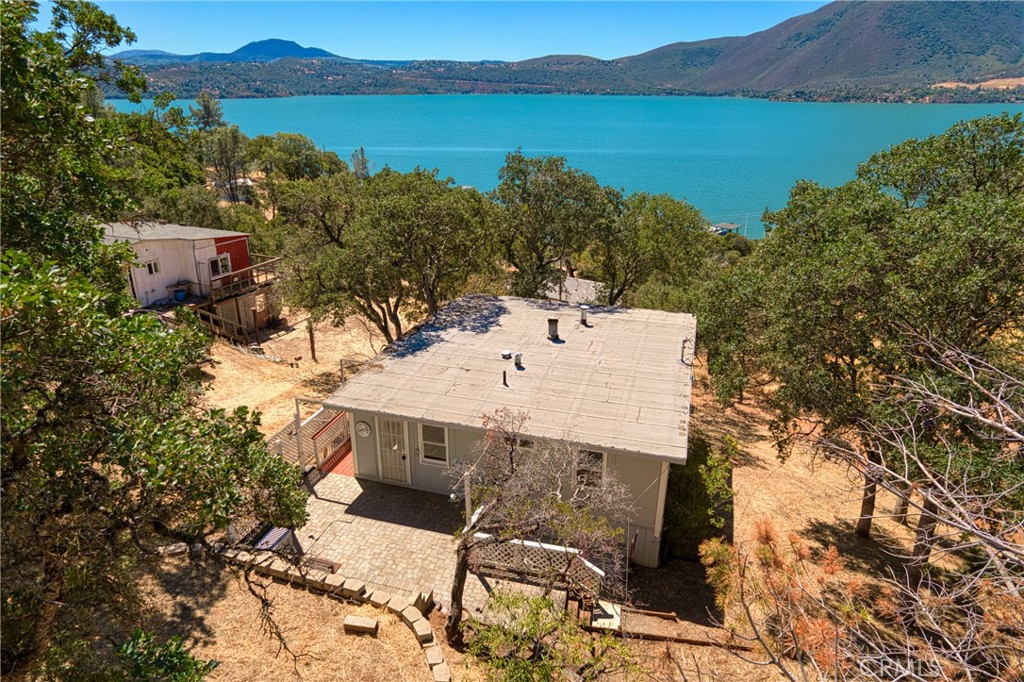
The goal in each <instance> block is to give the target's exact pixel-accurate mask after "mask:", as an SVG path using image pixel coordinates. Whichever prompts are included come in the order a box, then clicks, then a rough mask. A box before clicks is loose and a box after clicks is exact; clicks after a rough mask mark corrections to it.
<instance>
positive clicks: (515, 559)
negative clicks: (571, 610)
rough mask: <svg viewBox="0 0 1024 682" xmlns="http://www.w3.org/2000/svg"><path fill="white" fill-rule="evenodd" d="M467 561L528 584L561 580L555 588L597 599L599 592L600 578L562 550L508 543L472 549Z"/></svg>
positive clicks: (573, 556)
mask: <svg viewBox="0 0 1024 682" xmlns="http://www.w3.org/2000/svg"><path fill="white" fill-rule="evenodd" d="M469 560H470V563H471V564H472V565H473V566H474V567H475V568H477V570H480V569H483V571H484V572H486V571H487V570H493V571H497V572H500V573H502V574H505V575H510V576H513V577H519V578H522V579H525V580H527V581H536V582H542V583H546V582H548V581H549V580H551V579H552V577H554V576H560V577H559V578H558V579H557V580H556V581H555V585H556V587H559V588H561V589H565V590H568V591H569V592H572V593H575V594H579V595H582V596H588V597H596V596H598V595H599V594H600V592H601V576H600V574H598V573H597V572H596V571H595V570H594V569H593V568H592V567H590V566H589V565H588V564H587V563H586V562H585V561H584V560H583V559H582V558H581V557H580V556H579V554H577V553H575V552H574V551H573V550H569V549H566V548H564V547H557V546H554V545H547V546H538V545H537V544H520V543H509V542H503V543H497V544H493V545H481V546H479V547H476V548H474V549H473V551H472V552H471V553H470V557H469ZM567 565H568V567H569V568H568V571H566V566H567ZM562 573H565V576H564V577H562V576H561V574H562Z"/></svg>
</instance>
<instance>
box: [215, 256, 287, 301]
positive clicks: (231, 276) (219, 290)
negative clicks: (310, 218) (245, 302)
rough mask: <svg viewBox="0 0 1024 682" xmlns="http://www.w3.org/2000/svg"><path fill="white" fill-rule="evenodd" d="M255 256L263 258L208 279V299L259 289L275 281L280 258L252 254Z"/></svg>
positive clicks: (221, 298) (222, 297) (217, 298)
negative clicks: (253, 263)
mask: <svg viewBox="0 0 1024 682" xmlns="http://www.w3.org/2000/svg"><path fill="white" fill-rule="evenodd" d="M253 256H254V257H255V258H265V259H266V260H262V261H261V262H258V263H256V265H250V266H249V267H247V268H242V269H241V270H235V271H234V272H229V273H227V274H224V275H220V276H219V277H213V278H211V279H210V300H211V302H213V303H217V302H218V301H223V300H224V299H226V298H231V297H232V296H237V295H239V294H244V293H246V292H249V291H253V290H255V289H260V288H262V287H265V286H267V285H269V284H273V283H274V282H276V281H277V264H278V263H279V262H280V261H281V259H280V258H271V257H268V256H260V255H258V254H253Z"/></svg>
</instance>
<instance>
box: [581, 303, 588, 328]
mask: <svg viewBox="0 0 1024 682" xmlns="http://www.w3.org/2000/svg"><path fill="white" fill-rule="evenodd" d="M588 310H590V306H589V305H581V306H580V324H582V325H583V326H584V327H586V326H587V311H588Z"/></svg>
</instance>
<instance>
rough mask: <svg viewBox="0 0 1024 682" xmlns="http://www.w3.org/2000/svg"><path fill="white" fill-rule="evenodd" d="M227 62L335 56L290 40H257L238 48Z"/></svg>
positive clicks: (328, 57)
mask: <svg viewBox="0 0 1024 682" xmlns="http://www.w3.org/2000/svg"><path fill="white" fill-rule="evenodd" d="M228 56H229V57H231V59H229V60H228V61H235V62H246V61H248V62H263V61H266V62H270V61H273V60H275V59H280V58H282V57H295V58H296V59H324V58H327V59H330V58H331V57H337V56H338V55H336V54H331V53H330V52H328V51H327V50H321V49H320V48H319V47H302V46H301V45H299V44H298V43H294V42H292V41H290V40H278V39H274V38H272V39H270V40H258V41H256V42H254V43H249V44H248V45H243V46H242V47H240V48H238V49H237V50H235V51H234V52H232V53H231V54H230V55H228Z"/></svg>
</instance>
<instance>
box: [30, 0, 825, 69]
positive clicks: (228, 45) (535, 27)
mask: <svg viewBox="0 0 1024 682" xmlns="http://www.w3.org/2000/svg"><path fill="white" fill-rule="evenodd" d="M98 4H99V5H100V7H102V8H103V9H105V10H106V11H107V12H109V13H111V14H113V15H114V16H115V17H117V19H118V20H119V22H120V23H121V24H123V25H127V26H128V27H130V28H131V29H132V30H134V31H135V33H136V35H137V36H138V41H137V42H136V44H135V45H132V46H131V47H132V49H147V50H165V51H167V52H175V53H179V54H193V53H196V52H231V51H233V50H235V49H237V48H239V47H241V46H242V45H244V44H246V43H248V42H251V41H254V40H263V39H266V38H282V39H285V40H293V41H295V42H297V43H299V44H301V45H304V46H306V47H319V48H323V49H325V50H328V51H330V52H333V53H335V54H337V55H340V56H343V57H351V58H356V59H455V60H466V61H472V60H482V59H498V60H506V61H513V60H520V59H528V58H531V57H540V56H544V55H548V54H585V55H589V56H592V57H598V58H600V59H612V58H615V57H623V56H627V55H632V54H638V53H640V52H645V51H647V50H651V49H654V48H656V47H660V46H661V45H667V44H669V43H674V42H679V41H690V40H701V39H704V38H717V37H721V36H736V35H747V34H750V33H753V32H755V31H760V30H763V29H766V28H769V27H771V26H774V25H775V24H777V23H779V22H781V21H783V20H785V19H788V18H789V17H793V16H796V15H798V14H805V13H807V12H811V11H813V10H815V9H817V8H818V7H821V6H822V5H824V4H826V3H825V2H823V1H822V0H804V1H799V2H776V1H774V0H748V1H743V2H739V1H736V2H732V1H726V0H711V1H697V0H694V1H690V2H671V1H656V2H612V1H609V2H603V1H602V2H593V1H587V0H577V1H571V2H542V1H527V2H502V1H497V0H495V1H490V0H484V1H466V2H390V1H387V0H375V1H370V2H365V1H364V2H334V1H330V0H322V1H314V2H297V1H292V2H284V1H280V0H278V1H248V2H245V1H240V0H233V1H227V2H224V1H212V0H211V1H203V2H179V1H177V0H145V1H124V0H121V1H115V2H104V1H102V0H100V1H99V3H98ZM45 12H46V10H45V6H44V10H43V11H42V12H41V13H40V16H41V17H43V16H46V14H45Z"/></svg>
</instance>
